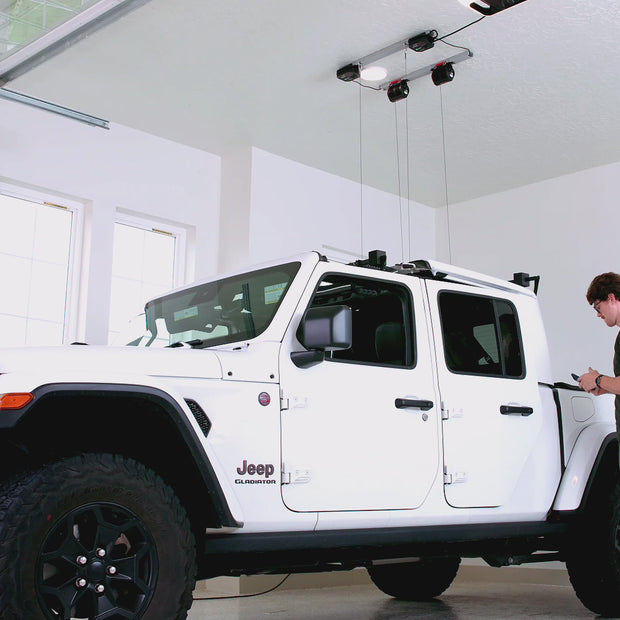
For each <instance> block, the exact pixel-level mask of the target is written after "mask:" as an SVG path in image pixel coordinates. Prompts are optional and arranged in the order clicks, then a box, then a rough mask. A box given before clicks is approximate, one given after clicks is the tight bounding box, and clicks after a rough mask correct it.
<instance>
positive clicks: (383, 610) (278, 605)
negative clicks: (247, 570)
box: [189, 576, 597, 620]
mask: <svg viewBox="0 0 620 620" xmlns="http://www.w3.org/2000/svg"><path fill="white" fill-rule="evenodd" d="M210 595H215V594H213V593H207V592H200V593H198V592H197V593H196V594H195V596H210ZM596 617H597V616H596V615H595V614H592V613H590V612H589V611H588V610H587V609H586V608H585V607H583V605H582V604H581V603H580V602H579V600H578V599H577V597H576V596H575V594H574V592H573V590H572V588H571V587H570V586H568V585H549V584H537V583H512V582H506V581H504V582H482V581H477V580H474V581H471V580H469V579H466V578H465V579H464V578H462V577H460V576H458V577H457V579H456V580H455V582H454V583H453V584H452V586H451V587H450V588H449V589H448V590H447V591H446V592H445V593H444V594H443V595H442V596H441V597H440V598H439V599H437V600H435V601H432V602H428V603H412V602H406V601H397V600H394V599H392V598H390V597H388V596H386V595H385V594H383V593H382V592H380V591H379V590H378V589H377V588H375V587H374V586H373V585H353V586H346V587H345V586H339V587H326V588H315V589H293V590H286V589H280V590H276V591H274V592H271V593H269V594H265V595H263V596H256V597H251V598H239V599H228V600H219V601H196V602H194V605H193V607H192V609H191V610H190V614H189V618H190V620H261V619H264V620H405V619H408V618H416V619H417V618H435V619H442V620H451V619H457V618H458V619H465V618H467V619H474V618H476V619H479V618H488V619H496V618H510V619H511V620H518V619H522V620H526V619H527V620H530V619H531V618H537V619H547V620H551V619H556V620H560V619H561V620H566V619H569V618H573V619H586V618H589V619H592V618H596Z"/></svg>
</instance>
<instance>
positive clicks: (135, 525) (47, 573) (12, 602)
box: [0, 454, 195, 620]
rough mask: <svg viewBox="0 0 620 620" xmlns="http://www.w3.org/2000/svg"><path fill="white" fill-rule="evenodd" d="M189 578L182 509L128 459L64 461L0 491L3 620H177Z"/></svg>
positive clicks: (185, 605) (187, 600)
mask: <svg viewBox="0 0 620 620" xmlns="http://www.w3.org/2000/svg"><path fill="white" fill-rule="evenodd" d="M194 574H195V545H194V541H193V536H192V534H191V531H190V528H189V523H188V521H187V517H186V515H185V512H184V510H183V508H182V507H181V505H180V503H179V501H178V499H177V498H176V496H175V495H174V493H173V492H172V490H171V489H170V488H169V487H168V486H166V484H165V483H164V482H163V481H162V480H161V478H159V477H158V476H157V475H156V474H155V473H154V472H153V471H151V470H150V469H148V468H146V467H145V466H143V465H141V464H140V463H138V462H136V461H134V460H132V459H128V458H124V457H120V456H115V455H110V454H86V455H82V456H79V457H72V458H68V459H64V460H62V461H58V462H56V463H52V464H49V465H46V466H44V467H42V468H41V469H39V470H37V471H35V472H32V473H29V474H27V475H25V476H23V477H21V478H19V479H17V480H14V481H13V482H11V483H9V484H8V485H5V486H4V487H3V488H0V617H2V618H3V619H5V620H18V619H19V620H22V619H23V618H29V619H31V620H43V619H53V620H59V619H60V620H69V619H70V618H90V619H94V620H97V619H102V620H103V619H104V618H105V619H110V620H117V619H120V618H132V619H137V618H143V619H144V620H181V619H183V618H186V617H187V610H188V609H189V607H190V606H191V602H192V598H191V593H192V590H193V587H194Z"/></svg>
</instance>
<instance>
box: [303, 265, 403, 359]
mask: <svg viewBox="0 0 620 620" xmlns="http://www.w3.org/2000/svg"><path fill="white" fill-rule="evenodd" d="M333 305H345V306H349V307H350V308H351V314H352V318H353V334H352V336H353V338H352V341H353V345H352V347H351V348H350V349H346V350H344V351H333V352H332V353H331V354H328V355H330V358H329V359H332V360H338V361H344V362H357V363H362V364H381V365H389V366H405V367H412V366H414V365H415V346H414V333H413V327H412V326H413V309H412V303H411V297H410V294H409V292H408V290H407V288H406V287H404V286H401V285H399V284H395V283H393V282H385V281H382V280H374V279H367V278H356V277H351V276H348V275H343V274H328V275H326V276H325V277H324V278H323V280H322V281H321V282H320V284H319V286H318V288H317V290H316V292H315V294H314V296H313V298H312V301H311V304H310V307H317V306H333Z"/></svg>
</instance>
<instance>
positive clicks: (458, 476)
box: [443, 467, 467, 484]
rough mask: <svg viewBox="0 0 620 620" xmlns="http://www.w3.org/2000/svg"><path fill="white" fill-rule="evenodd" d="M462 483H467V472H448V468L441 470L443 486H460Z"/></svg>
mask: <svg viewBox="0 0 620 620" xmlns="http://www.w3.org/2000/svg"><path fill="white" fill-rule="evenodd" d="M463 482H467V472H464V471H455V472H452V473H450V472H448V468H447V467H444V470H443V483H444V484H462V483H463Z"/></svg>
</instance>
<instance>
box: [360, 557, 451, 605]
mask: <svg viewBox="0 0 620 620" xmlns="http://www.w3.org/2000/svg"><path fill="white" fill-rule="evenodd" d="M460 563H461V558H421V559H420V560H418V561H417V562H405V563H401V564H379V565H377V566H371V567H370V568H369V569H368V574H369V575H370V578H371V579H372V581H373V583H374V584H375V585H376V586H377V587H378V588H379V589H380V590H381V591H382V592H385V593H386V594H389V595H390V596H393V597H395V598H398V599H403V600H407V601H429V600H430V599H433V598H435V597H436V596H439V595H440V594H441V593H442V592H444V591H445V590H447V589H448V588H449V587H450V584H451V583H452V582H453V581H454V578H455V577H456V573H457V572H458V570H459V565H460Z"/></svg>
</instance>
